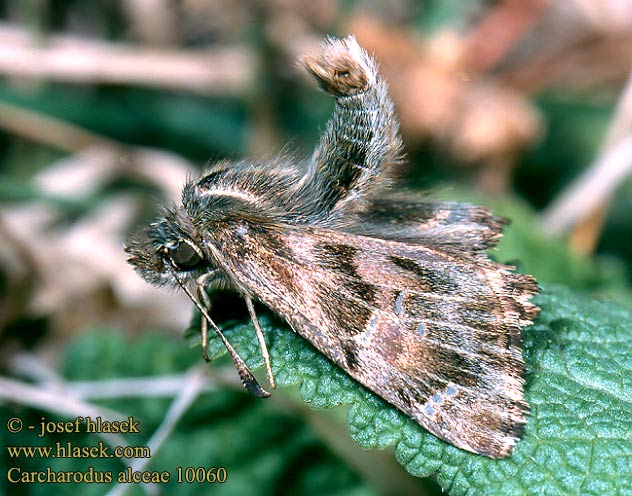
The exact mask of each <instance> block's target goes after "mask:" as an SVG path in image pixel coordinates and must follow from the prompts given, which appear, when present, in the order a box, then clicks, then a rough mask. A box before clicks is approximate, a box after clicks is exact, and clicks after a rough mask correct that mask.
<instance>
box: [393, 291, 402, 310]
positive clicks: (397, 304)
mask: <svg viewBox="0 0 632 496" xmlns="http://www.w3.org/2000/svg"><path fill="white" fill-rule="evenodd" d="M393 312H395V315H398V316H401V315H403V314H404V293H402V292H400V293H398V295H397V298H395V306H394V307H393Z"/></svg>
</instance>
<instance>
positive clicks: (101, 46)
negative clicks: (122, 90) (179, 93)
mask: <svg viewBox="0 0 632 496" xmlns="http://www.w3.org/2000/svg"><path fill="white" fill-rule="evenodd" d="M0 40H1V41H0V74H2V75H6V76H11V77H27V78H35V79H46V80H55V81H65V82H74V83H91V84H94V83H111V84H132V85H140V86H150V87H156V88H166V89H175V90H186V91H193V92H199V93H205V94H222V95H226V94H232V95H234V94H243V93H244V92H245V91H246V90H247V89H248V88H249V87H250V86H251V84H252V82H253V80H254V72H255V63H254V57H253V55H252V54H251V53H250V51H248V50H247V49H245V48H243V47H221V48H219V47H218V48H213V49H212V50H206V51H202V50H198V51H192V50H189V51H184V50H175V49H165V48H162V49H150V48H141V47H136V46H133V45H129V44H123V43H107V42H103V41H96V40H87V39H81V38H77V37H73V36H69V35H65V36H60V35H56V36H51V37H50V38H48V39H46V43H45V44H42V43H41V40H36V39H34V37H33V36H32V35H31V33H29V32H28V31H27V30H25V29H22V28H19V27H17V26H12V25H8V24H0Z"/></svg>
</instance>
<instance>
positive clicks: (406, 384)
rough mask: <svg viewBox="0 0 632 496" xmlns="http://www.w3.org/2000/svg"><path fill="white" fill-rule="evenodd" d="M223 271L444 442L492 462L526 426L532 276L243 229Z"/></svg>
mask: <svg viewBox="0 0 632 496" xmlns="http://www.w3.org/2000/svg"><path fill="white" fill-rule="evenodd" d="M219 238H220V239H221V241H220V252H221V254H222V260H221V264H222V265H224V267H225V269H226V270H227V271H228V272H229V273H231V274H232V275H233V276H234V277H235V278H236V279H237V280H239V281H240V282H241V283H242V284H245V286H246V287H245V289H246V290H247V291H248V292H250V293H252V294H253V295H254V296H255V297H257V298H258V299H259V300H261V301H262V302H263V303H264V304H266V305H267V306H269V307H270V308H271V309H272V310H274V311H275V312H278V313H279V314H280V315H281V316H282V317H283V318H284V319H285V320H286V321H287V322H288V323H289V324H290V326H291V327H292V328H293V329H294V330H295V331H296V332H298V333H299V334H300V335H302V336H303V337H305V338H306V339H307V340H309V341H310V342H311V343H312V344H313V345H314V346H316V348H318V349H319V350H320V351H321V352H322V353H323V354H325V355H326V356H328V357H329V358H330V359H331V360H333V361H334V362H335V363H336V364H337V365H339V366H340V367H342V368H343V369H344V370H345V371H346V372H347V373H348V374H349V375H350V376H352V377H353V378H354V379H356V380H357V381H358V382H360V383H361V384H363V385H365V386H366V387H367V388H369V389H370V390H372V391H374V392H376V393H377V394H378V395H380V396H381V397H383V398H384V399H386V400H387V401H388V402H390V403H392V404H393V405H395V406H396V407H397V408H399V409H400V410H401V411H403V412H404V413H406V414H407V415H409V416H410V417H412V418H413V419H414V420H416V421H417V422H418V423H419V424H421V425H422V426H423V427H425V428H426V429H428V430H429V431H430V432H432V433H434V434H435V435H437V436H438V437H440V438H442V439H444V440H446V441H449V442H450V443H452V444H454V445H456V446H458V447H460V448H463V449H467V450H470V451H474V452H478V453H481V454H485V455H488V456H492V457H500V456H505V455H506V454H508V453H509V452H510V451H511V449H512V447H513V445H514V444H515V441H516V439H517V438H518V437H519V436H520V434H521V431H522V428H523V425H524V423H525V418H524V416H525V413H526V411H527V404H526V403H525V401H524V399H523V376H524V365H523V361H522V353H521V338H520V326H524V325H526V324H528V323H529V322H530V321H531V319H533V318H534V317H535V315H536V313H537V307H535V306H534V305H533V304H531V303H529V302H528V299H529V297H530V296H531V295H532V294H534V293H535V292H536V291H537V288H536V284H535V282H534V280H533V279H532V278H531V277H530V276H525V275H521V274H514V273H511V272H510V271H509V269H510V268H508V267H506V266H503V265H500V264H497V263H494V262H492V261H490V260H488V259H486V258H484V257H482V256H480V255H479V256H477V255H471V254H468V253H462V254H460V255H457V254H455V253H452V252H447V251H442V250H441V249H437V248H428V247H425V246H420V245H414V244H410V243H404V242H397V241H389V240H381V239H374V238H369V237H364V236H360V235H353V234H347V233H341V232H339V231H333V230H326V229H319V228H313V227H310V228H302V229H300V230H297V229H294V230H293V229H291V228H289V229H283V230H278V229H275V230H271V229H270V230H266V229H265V228H263V227H262V226H261V225H249V224H247V223H242V224H240V225H239V226H231V227H230V228H226V230H225V231H224V232H223V233H222V234H221V236H219Z"/></svg>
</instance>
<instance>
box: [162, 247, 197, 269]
mask: <svg viewBox="0 0 632 496" xmlns="http://www.w3.org/2000/svg"><path fill="white" fill-rule="evenodd" d="M169 256H170V257H171V260H173V263H174V264H176V267H178V269H180V270H193V269H195V268H196V267H197V266H198V265H200V264H201V263H202V258H201V257H200V255H199V254H198V252H197V251H196V250H195V248H194V247H193V246H192V245H190V244H189V243H187V242H186V241H182V242H180V243H178V244H177V245H175V246H172V247H171V248H169Z"/></svg>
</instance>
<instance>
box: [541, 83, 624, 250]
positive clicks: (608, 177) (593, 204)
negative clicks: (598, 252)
mask: <svg viewBox="0 0 632 496" xmlns="http://www.w3.org/2000/svg"><path fill="white" fill-rule="evenodd" d="M630 174H632V72H631V73H630V75H629V76H628V81H627V83H626V86H625V88H624V90H623V91H622V93H621V96H620V98H619V101H618V103H617V107H616V110H615V113H614V117H613V119H612V121H611V123H610V126H609V129H608V132H607V133H606V137H605V138H604V141H603V144H602V146H601V151H600V154H599V156H598V157H597V159H596V160H595V162H594V163H593V165H591V166H590V167H589V168H588V169H587V170H586V171H585V172H584V173H583V174H582V175H581V176H580V177H579V178H578V179H577V180H576V181H575V182H574V183H572V184H571V185H570V186H568V188H567V189H566V190H565V191H563V192H562V193H561V194H560V195H559V196H558V198H556V199H555V201H553V202H552V203H551V205H550V206H549V207H548V208H547V209H546V211H545V212H544V213H543V215H542V225H543V226H544V228H545V229H546V230H547V231H549V232H550V233H552V234H559V233H562V232H565V231H568V230H569V229H571V228H572V226H578V227H577V229H576V230H575V232H574V235H575V245H574V248H575V250H576V251H579V252H583V253H589V252H591V251H592V250H593V249H594V247H595V245H596V242H597V239H598V236H599V234H600V232H601V228H602V225H603V220H604V218H605V211H606V209H607V205H608V203H609V201H610V198H611V196H612V194H613V193H614V191H615V190H616V188H617V187H618V186H619V185H620V184H621V183H623V181H625V179H626V178H627V177H628V176H629V175H630Z"/></svg>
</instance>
